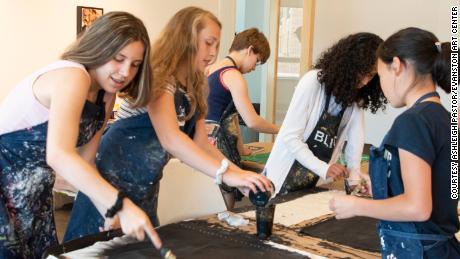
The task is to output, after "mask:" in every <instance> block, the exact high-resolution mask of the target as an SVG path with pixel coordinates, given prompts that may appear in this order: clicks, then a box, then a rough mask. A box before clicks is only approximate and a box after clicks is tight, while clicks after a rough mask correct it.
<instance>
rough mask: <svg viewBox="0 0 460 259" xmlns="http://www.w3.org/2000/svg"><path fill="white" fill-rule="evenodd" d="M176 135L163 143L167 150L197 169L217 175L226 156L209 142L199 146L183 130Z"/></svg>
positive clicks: (213, 175)
mask: <svg viewBox="0 0 460 259" xmlns="http://www.w3.org/2000/svg"><path fill="white" fill-rule="evenodd" d="M174 135H175V136H174V137H171V138H169V139H168V140H166V141H165V142H164V143H162V146H163V147H164V148H165V149H166V151H168V152H169V153H170V154H172V155H173V156H174V157H176V158H178V159H179V160H181V161H182V162H184V163H186V164H187V165H189V166H191V167H193V168H195V169H196V170H199V171H201V172H203V173H205V174H207V175H208V176H210V177H215V174H216V171H217V169H219V168H220V161H221V160H222V159H223V158H224V156H223V155H222V154H221V153H220V152H219V151H218V150H217V149H216V148H212V147H213V146H212V145H211V144H209V143H206V145H202V146H198V145H197V144H195V142H194V141H193V140H192V139H190V138H189V137H188V136H187V135H185V134H184V133H183V132H180V131H179V132H178V133H177V134H174Z"/></svg>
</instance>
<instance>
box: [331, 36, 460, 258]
mask: <svg viewBox="0 0 460 259" xmlns="http://www.w3.org/2000/svg"><path fill="white" fill-rule="evenodd" d="M377 55H378V58H379V59H378V74H379V76H380V82H381V85H382V90H383V92H384V94H385V96H386V97H387V99H388V100H389V102H390V103H391V105H392V106H393V107H398V108H399V107H407V110H406V111H405V112H403V113H402V114H401V115H399V116H398V117H397V118H396V120H395V122H394V123H393V125H392V127H391V129H390V131H389V132H388V133H387V135H386V136H385V138H384V139H383V142H382V145H381V147H380V148H372V149H371V159H370V170H369V172H370V176H371V180H372V192H373V198H374V200H368V199H362V198H357V197H353V196H341V197H335V198H333V199H332V200H331V202H330V208H331V210H333V211H334V212H335V213H336V214H337V215H336V217H337V218H338V219H343V218H349V217H353V216H367V217H373V218H377V219H380V220H381V221H380V223H379V226H378V229H379V235H380V238H381V245H382V258H460V245H459V243H458V241H457V240H456V238H455V236H454V234H455V233H456V232H457V231H458V230H459V220H458V215H457V204H458V200H457V199H452V198H451V194H450V184H451V179H450V175H451V170H450V164H451V158H450V151H451V143H450V113H449V112H448V111H447V110H446V109H445V108H444V107H443V106H442V105H441V102H440V98H439V94H438V93H437V92H436V86H439V87H441V88H442V89H443V90H444V91H445V92H447V93H450V90H451V88H450V86H451V84H450V56H451V46H450V43H441V42H439V40H438V39H437V38H436V36H435V35H433V34H432V33H431V32H428V31H425V30H422V29H418V28H407V29H403V30H400V31H398V32H397V33H395V34H393V35H392V36H390V37H389V38H388V39H387V40H386V41H385V42H383V43H382V44H381V45H380V47H379V49H378V51H377Z"/></svg>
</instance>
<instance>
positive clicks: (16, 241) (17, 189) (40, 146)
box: [0, 91, 105, 258]
mask: <svg viewBox="0 0 460 259" xmlns="http://www.w3.org/2000/svg"><path fill="white" fill-rule="evenodd" d="M103 97H104V91H100V92H99V93H98V97H97V101H96V104H93V103H90V102H89V101H87V102H86V103H85V105H84V108H83V112H82V115H81V119H80V131H79V136H78V141H77V146H81V145H84V144H86V143H88V142H89V141H90V140H91V138H92V137H93V136H94V134H95V133H96V132H97V131H98V130H100V129H101V128H102V125H103V124H104V120H105V105H104V103H103ZM47 131H48V122H44V123H41V124H39V125H36V126H34V127H31V128H27V129H23V130H18V131H14V132H10V133H7V134H4V135H0V169H1V171H0V186H1V189H0V190H1V191H0V199H1V202H0V258H41V257H42V254H43V253H44V251H45V250H46V249H47V248H48V247H51V246H54V245H57V244H58V241H57V237H56V227H55V224H54V215H53V193H52V190H53V185H54V181H55V175H54V173H53V170H52V169H51V168H50V167H49V166H48V165H47V164H46V135H47Z"/></svg>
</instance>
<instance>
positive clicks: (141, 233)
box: [134, 228, 145, 241]
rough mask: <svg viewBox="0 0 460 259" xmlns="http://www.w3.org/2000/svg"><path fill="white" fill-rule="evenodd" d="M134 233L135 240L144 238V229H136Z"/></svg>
mask: <svg viewBox="0 0 460 259" xmlns="http://www.w3.org/2000/svg"><path fill="white" fill-rule="evenodd" d="M134 233H135V235H136V238H137V240H139V241H142V240H144V238H145V233H144V229H142V228H140V229H137V230H136V231H135V232H134Z"/></svg>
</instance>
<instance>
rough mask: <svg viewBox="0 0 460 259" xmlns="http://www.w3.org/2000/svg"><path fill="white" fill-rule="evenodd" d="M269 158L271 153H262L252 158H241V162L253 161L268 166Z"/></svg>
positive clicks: (251, 156)
mask: <svg viewBox="0 0 460 259" xmlns="http://www.w3.org/2000/svg"><path fill="white" fill-rule="evenodd" d="M268 156H270V153H261V154H255V155H250V156H241V160H243V161H251V162H255V163H259V164H266V163H267V160H268Z"/></svg>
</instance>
